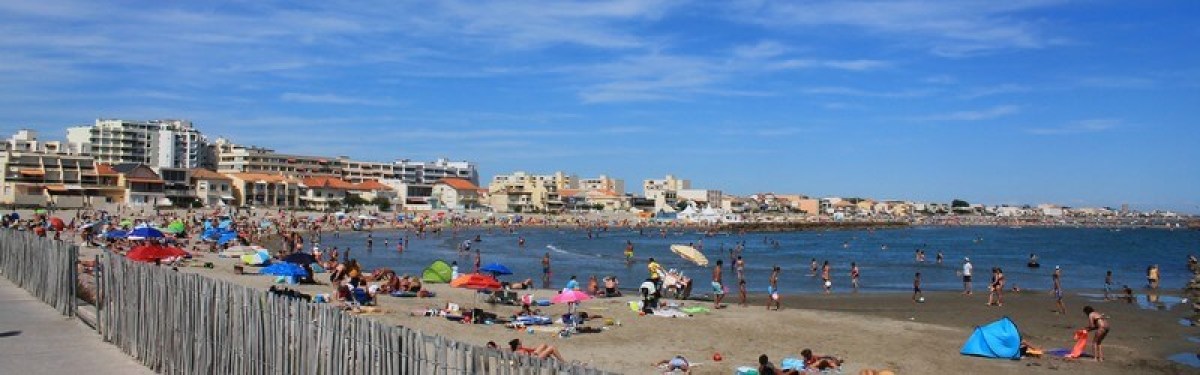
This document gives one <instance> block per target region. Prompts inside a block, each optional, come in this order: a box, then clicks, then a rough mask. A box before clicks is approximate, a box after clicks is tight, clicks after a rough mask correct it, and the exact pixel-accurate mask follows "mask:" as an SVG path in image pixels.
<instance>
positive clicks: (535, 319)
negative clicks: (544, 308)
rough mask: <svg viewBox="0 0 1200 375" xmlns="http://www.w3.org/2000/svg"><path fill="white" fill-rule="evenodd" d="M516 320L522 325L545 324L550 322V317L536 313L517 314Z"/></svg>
mask: <svg viewBox="0 0 1200 375" xmlns="http://www.w3.org/2000/svg"><path fill="white" fill-rule="evenodd" d="M516 322H517V323H521V324H524V325H546V324H550V323H552V322H551V320H550V317H547V316H536V315H526V316H518V317H517V319H516Z"/></svg>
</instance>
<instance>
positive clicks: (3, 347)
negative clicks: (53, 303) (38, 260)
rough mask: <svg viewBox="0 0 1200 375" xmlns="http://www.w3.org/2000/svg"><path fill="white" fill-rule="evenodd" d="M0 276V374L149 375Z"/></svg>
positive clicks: (88, 330) (77, 323)
mask: <svg viewBox="0 0 1200 375" xmlns="http://www.w3.org/2000/svg"><path fill="white" fill-rule="evenodd" d="M153 373H154V372H153V371H150V369H148V368H146V367H145V366H142V365H141V364H139V363H137V362H136V361H134V360H133V358H130V357H129V356H127V355H125V353H121V351H120V350H119V349H117V347H115V346H112V345H109V344H108V343H105V342H104V340H101V339H100V335H99V334H97V333H96V331H93V330H92V329H91V328H88V326H85V325H83V323H82V322H80V321H78V320H75V319H68V318H66V317H64V316H62V315H59V314H58V311H55V310H54V309H53V308H51V307H50V306H49V305H46V304H44V303H42V301H39V300H37V299H36V298H34V297H33V296H31V295H29V293H27V292H25V290H24V289H21V288H18V287H17V286H16V285H15V284H13V283H12V282H11V281H8V279H5V278H4V277H0V374H89V375H91V374H153Z"/></svg>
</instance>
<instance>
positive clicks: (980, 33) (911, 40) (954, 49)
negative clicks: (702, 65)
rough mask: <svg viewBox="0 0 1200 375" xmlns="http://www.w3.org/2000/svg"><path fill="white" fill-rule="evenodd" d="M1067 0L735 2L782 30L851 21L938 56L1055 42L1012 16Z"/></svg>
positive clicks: (740, 10)
mask: <svg viewBox="0 0 1200 375" xmlns="http://www.w3.org/2000/svg"><path fill="white" fill-rule="evenodd" d="M1062 2H1064V1H1063V0H1025V1H1000V2H997V1H935V2H929V1H918V0H886V1H838V0H828V1H805V2H796V1H782V0H781V1H771V0H767V1H760V2H754V3H739V4H738V5H735V6H734V8H735V11H734V14H735V15H736V17H737V18H738V19H741V20H745V21H748V22H754V23H759V24H763V25H767V26H770V27H774V28H777V29H787V30H794V29H795V28H796V27H798V26H845V27H850V28H855V29H859V30H863V31H865V32H867V33H871V34H874V35H878V36H880V37H882V38H892V39H896V40H898V41H899V43H901V44H916V45H918V46H922V47H924V48H927V49H928V50H929V51H930V52H932V53H934V54H937V55H943V56H963V55H971V54H977V53H982V52H990V51H996V50H1003V49H1025V48H1041V47H1045V46H1047V45H1049V44H1051V43H1054V42H1053V41H1054V40H1055V39H1054V38H1050V37H1047V36H1045V35H1043V34H1044V32H1043V31H1041V29H1040V27H1039V25H1037V24H1034V23H1031V22H1024V21H1020V20H1018V19H1017V18H1016V17H1012V16H1011V15H1012V14H1014V13H1018V12H1022V11H1026V10H1029V9H1036V8H1044V7H1049V6H1052V5H1057V4H1059V3H1062ZM917 40H919V41H917Z"/></svg>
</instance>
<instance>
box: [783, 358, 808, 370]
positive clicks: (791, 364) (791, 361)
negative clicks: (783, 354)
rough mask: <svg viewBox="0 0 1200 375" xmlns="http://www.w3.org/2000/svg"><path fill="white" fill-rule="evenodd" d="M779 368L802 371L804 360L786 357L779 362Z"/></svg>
mask: <svg viewBox="0 0 1200 375" xmlns="http://www.w3.org/2000/svg"><path fill="white" fill-rule="evenodd" d="M779 368H780V369H782V370H796V371H804V360H801V359H798V358H793V357H788V358H784V359H783V361H782V362H779Z"/></svg>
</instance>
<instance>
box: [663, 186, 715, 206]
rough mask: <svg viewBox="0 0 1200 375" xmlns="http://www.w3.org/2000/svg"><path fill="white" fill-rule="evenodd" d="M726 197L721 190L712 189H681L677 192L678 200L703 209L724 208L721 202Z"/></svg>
mask: <svg viewBox="0 0 1200 375" xmlns="http://www.w3.org/2000/svg"><path fill="white" fill-rule="evenodd" d="M724 195H725V194H724V193H722V192H721V191H720V190H710V189H679V190H676V191H675V197H676V199H677V200H683V201H690V202H692V203H695V204H696V206H697V207H701V208H705V207H711V208H722V207H721V206H722V205H721V200H722V199H723V198H722V197H723V196H724Z"/></svg>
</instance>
